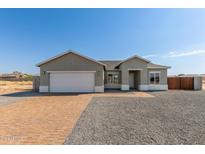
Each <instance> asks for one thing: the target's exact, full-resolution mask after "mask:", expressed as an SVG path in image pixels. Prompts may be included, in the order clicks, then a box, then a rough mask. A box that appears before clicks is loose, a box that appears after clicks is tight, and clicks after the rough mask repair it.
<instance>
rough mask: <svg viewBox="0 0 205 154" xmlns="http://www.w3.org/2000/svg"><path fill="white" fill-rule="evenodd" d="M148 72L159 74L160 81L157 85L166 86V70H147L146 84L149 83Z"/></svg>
mask: <svg viewBox="0 0 205 154" xmlns="http://www.w3.org/2000/svg"><path fill="white" fill-rule="evenodd" d="M149 72H160V80H159V84H163V85H166V84H167V69H148V71H147V79H148V84H150V83H149V82H150V81H149Z"/></svg>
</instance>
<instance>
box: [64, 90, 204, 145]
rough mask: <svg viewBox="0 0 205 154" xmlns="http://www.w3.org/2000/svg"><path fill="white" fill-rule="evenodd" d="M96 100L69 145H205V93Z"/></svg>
mask: <svg viewBox="0 0 205 154" xmlns="http://www.w3.org/2000/svg"><path fill="white" fill-rule="evenodd" d="M150 94H151V95H154V96H155V97H154V98H138V97H131V98H129V97H95V98H93V100H92V102H91V103H90V104H89V105H88V106H87V108H86V110H85V111H84V112H83V113H82V115H81V118H80V119H79V120H78V122H77V124H76V127H75V128H74V129H73V131H72V133H71V134H70V135H69V136H68V137H67V139H66V141H65V144H205V91H167V92H150Z"/></svg>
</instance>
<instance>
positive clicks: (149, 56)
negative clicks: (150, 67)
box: [143, 54, 157, 58]
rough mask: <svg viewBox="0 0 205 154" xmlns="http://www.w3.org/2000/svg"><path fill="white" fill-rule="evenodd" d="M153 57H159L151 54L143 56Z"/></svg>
mask: <svg viewBox="0 0 205 154" xmlns="http://www.w3.org/2000/svg"><path fill="white" fill-rule="evenodd" d="M152 57H157V55H154V54H150V55H145V56H143V58H152Z"/></svg>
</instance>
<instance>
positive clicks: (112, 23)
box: [0, 9, 205, 75]
mask: <svg viewBox="0 0 205 154" xmlns="http://www.w3.org/2000/svg"><path fill="white" fill-rule="evenodd" d="M69 49H72V50H75V51H78V52H79V53H81V54H82V55H86V56H88V57H91V58H93V59H97V60H105V59H106V60H121V59H126V58H128V57H131V56H133V55H139V56H142V57H144V58H147V59H149V60H151V61H152V62H153V63H157V64H162V65H168V66H171V69H169V70H168V74H170V75H174V74H183V73H188V74H199V73H200V74H202V73H204V74H205V9H0V73H9V72H12V71H21V72H24V73H31V74H37V73H39V68H38V67H36V66H35V65H36V64H37V63H39V62H41V61H44V60H46V59H48V58H50V57H53V56H55V55H57V54H59V53H62V52H64V51H66V50H69Z"/></svg>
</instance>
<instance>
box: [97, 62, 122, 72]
mask: <svg viewBox="0 0 205 154" xmlns="http://www.w3.org/2000/svg"><path fill="white" fill-rule="evenodd" d="M99 62H101V63H103V64H106V70H114V69H115V67H116V66H117V65H118V64H119V63H120V62H121V60H100V61H99Z"/></svg>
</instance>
